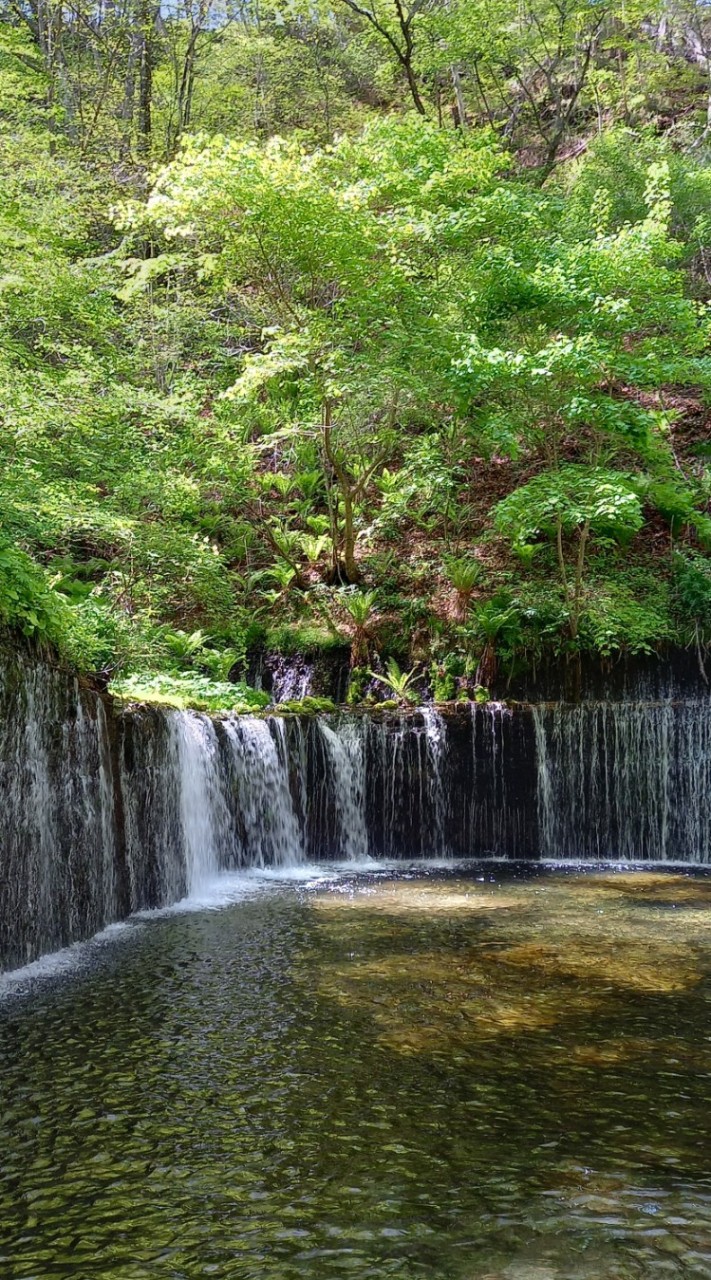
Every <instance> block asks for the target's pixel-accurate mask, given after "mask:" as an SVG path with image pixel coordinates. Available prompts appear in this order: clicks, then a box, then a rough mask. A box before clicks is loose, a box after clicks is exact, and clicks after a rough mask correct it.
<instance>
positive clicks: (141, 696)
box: [109, 675, 269, 712]
mask: <svg viewBox="0 0 711 1280" xmlns="http://www.w3.org/2000/svg"><path fill="white" fill-rule="evenodd" d="M109 690H110V692H111V693H113V694H115V695H116V697H118V698H122V699H123V700H124V701H127V702H155V703H162V704H165V705H166V706H170V707H176V708H178V709H179V710H185V709H187V708H192V709H193V710H195V711H233V710H238V711H240V712H241V711H244V710H245V709H248V710H250V711H261V710H263V709H264V707H266V706H268V705H269V694H267V693H262V692H261V691H260V690H258V689H252V688H251V687H250V685H248V684H244V683H236V684H225V683H221V682H218V681H215V680H208V679H206V678H201V677H199V676H196V675H183V676H176V675H172V676H169V675H154V676H139V675H136V676H127V677H126V678H125V679H123V680H116V681H114V682H113V683H112V684H111V685H110V686H109Z"/></svg>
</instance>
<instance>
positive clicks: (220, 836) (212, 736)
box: [168, 711, 233, 894]
mask: <svg viewBox="0 0 711 1280" xmlns="http://www.w3.org/2000/svg"><path fill="white" fill-rule="evenodd" d="M168 723H169V737H170V750H171V752H172V753H173V754H174V759H175V768H176V769H177V778H178V797H179V805H180V822H181V827H182V836H183V853H184V858H185V883H186V887H187V891H188V893H189V894H195V893H197V892H199V890H200V889H201V888H203V887H204V885H205V884H206V883H208V882H209V881H210V880H211V879H213V878H214V876H215V875H216V874H217V871H218V870H219V869H220V867H221V866H223V867H224V865H225V863H226V861H227V856H226V849H227V848H228V847H229V843H230V835H229V833H230V829H231V827H232V825H233V823H232V818H231V815H230V809H229V804H228V800H227V796H226V793H225V787H224V781H223V776H222V772H221V769H220V755H219V743H218V739H217V733H216V731H215V726H214V725H213V723H212V721H211V720H210V718H209V716H205V715H198V714H197V713H194V712H189V711H174V712H172V713H171V714H170V716H169V722H168ZM221 855H222V856H221Z"/></svg>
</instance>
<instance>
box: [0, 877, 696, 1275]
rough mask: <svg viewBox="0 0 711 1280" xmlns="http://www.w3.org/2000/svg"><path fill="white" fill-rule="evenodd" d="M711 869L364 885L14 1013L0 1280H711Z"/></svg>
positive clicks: (43, 994) (303, 893)
mask: <svg viewBox="0 0 711 1280" xmlns="http://www.w3.org/2000/svg"><path fill="white" fill-rule="evenodd" d="M710 925H711V881H709V880H706V879H703V878H699V879H697V878H691V877H686V876H680V875H669V874H662V873H657V872H653V873H643V874H626V875H625V874H612V873H604V874H595V875H571V874H569V873H568V874H564V873H562V872H553V873H549V874H537V875H535V876H530V877H529V876H526V875H523V874H516V873H514V872H513V871H508V872H506V873H504V872H503V871H502V872H501V875H499V876H498V877H497V876H494V875H493V874H492V873H491V872H490V871H488V870H487V871H485V872H482V871H481V870H479V871H475V870H474V871H472V872H471V874H463V873H456V874H449V875H447V874H445V873H438V874H437V875H432V874H424V873H423V874H414V875H407V876H405V875H403V876H400V877H396V876H393V875H381V876H377V875H373V876H361V877H354V878H353V879H345V880H341V881H339V882H337V883H335V884H334V885H332V886H330V887H328V888H323V887H319V886H312V887H310V888H309V887H308V886H307V887H303V886H302V887H299V886H291V887H279V886H276V885H275V886H272V887H271V888H270V889H269V891H267V892H265V893H264V894H263V895H262V896H260V897H258V898H255V899H253V900H249V901H245V902H242V903H240V904H238V905H236V906H234V907H232V908H228V909H225V910H223V911H220V912H208V911H204V912H200V913H196V914H194V915H188V914H182V915H177V916H173V917H167V918H165V919H162V920H157V921H153V922H151V923H150V924H148V925H146V926H145V927H144V928H143V929H142V930H140V931H136V932H135V934H133V935H132V936H131V937H130V938H129V939H128V940H126V941H125V942H124V943H123V944H122V945H118V946H116V945H114V946H107V947H104V948H102V949H100V950H98V951H96V952H95V953H94V955H93V958H92V961H91V963H90V964H89V965H88V966H87V967H86V968H85V969H84V970H82V971H80V972H78V973H76V974H74V975H72V976H71V978H69V979H63V980H58V981H54V982H45V983H39V984H36V985H35V986H33V987H32V988H31V989H30V990H28V991H27V992H25V993H24V994H20V995H18V996H16V997H14V998H8V999H5V1001H4V1002H3V1003H2V1004H0V1080H1V1081H2V1085H1V1088H2V1102H3V1105H2V1117H1V1119H0V1276H2V1277H3V1280H4V1277H6V1276H7V1277H8V1280H10V1278H12V1280H29V1278H30V1277H32V1280H35V1278H36V1280H44V1278H45V1277H47V1278H50V1277H59V1276H66V1277H70V1276H71V1277H72V1278H73V1280H81V1278H82V1277H91V1278H92V1280H93V1278H94V1277H102V1280H103V1278H104V1277H109V1278H111V1280H114V1278H115V1280H144V1278H145V1280H147V1278H148V1277H151V1278H153V1277H155V1278H156V1280H161V1278H162V1277H166V1278H168V1277H170V1280H194V1278H196V1277H202V1276H216V1277H234V1278H235V1280H237V1278H239V1280H277V1278H278V1280H292V1278H296V1277H300V1278H304V1280H325V1278H326V1277H329V1276H333V1277H348V1276H354V1277H358V1278H359V1280H360V1278H365V1277H398V1278H399V1280H415V1278H416V1277H427V1278H429V1280H626V1278H628V1277H629V1278H630V1280H648V1278H652V1277H657V1276H659V1277H660V1278H661V1277H677V1278H679V1280H683V1278H685V1277H706V1278H707V1280H708V1277H710V1276H711V1143H710V1141H709V1136H710V1135H709V1120H708V1110H709V1107H708V1102H709V1080H710V1079H711V1034H710V1033H711V1024H710V1023H709V1017H708V1014H709V1000H710V998H711V977H710V969H711V935H710V933H709V926H710Z"/></svg>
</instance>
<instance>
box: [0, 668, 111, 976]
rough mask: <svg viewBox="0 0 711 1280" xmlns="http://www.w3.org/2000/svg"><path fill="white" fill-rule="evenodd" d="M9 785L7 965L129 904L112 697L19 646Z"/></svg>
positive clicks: (5, 773)
mask: <svg viewBox="0 0 711 1280" xmlns="http://www.w3.org/2000/svg"><path fill="white" fill-rule="evenodd" d="M0 788H1V792H2V805H0V966H1V965H2V962H5V963H13V964H22V963H24V962H25V961H27V960H29V959H32V958H34V957H35V956H37V955H40V954H41V953H42V952H45V951H51V950H56V949H57V948H58V947H61V946H64V945H66V944H67V943H69V942H72V941H73V940H74V939H75V938H77V937H84V936H88V935H90V934H92V933H95V932H96V931H97V930H98V929H100V928H101V927H102V926H103V924H104V923H105V922H106V921H107V920H109V919H116V918H117V917H118V916H119V915H121V914H122V913H124V912H125V902H124V900H123V899H122V895H121V891H120V884H119V874H118V872H119V868H118V865H117V850H116V814H115V808H114V798H115V791H116V781H115V778H114V777H113V774H112V766H111V749H110V744H109V728H108V723H107V718H106V715H105V713H104V709H103V706H102V705H101V703H100V702H99V701H98V700H97V699H95V698H94V697H93V695H90V694H89V692H88V691H86V690H84V689H83V688H82V687H81V686H80V685H79V683H78V681H77V680H76V679H74V678H72V677H69V676H67V675H65V674H64V673H61V672H58V671H55V670H53V669H52V668H50V667H49V666H46V665H44V664H41V663H38V662H35V661H31V660H30V659H29V658H28V657H25V656H24V655H19V654H15V655H13V656H12V658H11V659H8V660H6V661H5V662H4V663H3V664H1V665H0Z"/></svg>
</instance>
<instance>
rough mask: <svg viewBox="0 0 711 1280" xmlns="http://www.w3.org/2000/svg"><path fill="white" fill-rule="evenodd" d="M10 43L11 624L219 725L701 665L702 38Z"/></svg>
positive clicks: (550, 35)
mask: <svg viewBox="0 0 711 1280" xmlns="http://www.w3.org/2000/svg"><path fill="white" fill-rule="evenodd" d="M0 18H1V21H0V118H1V120H2V129H1V132H0V169H1V175H2V185H1V187H0V417H1V421H2V431H1V434H0V451H1V455H2V465H1V474H0V623H2V624H3V625H4V626H5V627H7V628H12V629H14V630H15V631H18V630H19V631H21V632H22V633H24V634H25V635H26V636H28V637H30V638H31V639H33V640H39V641H41V642H43V643H45V644H47V645H49V646H51V647H52V648H53V649H54V650H55V651H56V652H58V653H59V654H60V655H61V656H62V658H63V660H65V661H68V662H71V663H73V664H74V665H76V666H77V667H79V668H81V669H82V670H84V671H87V672H94V673H98V674H99V675H100V676H101V678H103V679H104V680H113V681H115V682H117V683H116V687H117V688H118V689H119V690H121V689H123V690H124V691H128V692H129V693H131V692H133V693H136V694H137V693H140V692H141V691H142V692H143V694H145V693H146V692H148V693H149V694H151V695H152V696H155V697H164V698H166V699H168V700H174V701H178V702H179V703H180V702H181V701H183V702H187V703H192V704H194V705H204V706H208V707H221V706H231V705H238V706H244V707H247V706H256V705H259V703H260V702H261V701H262V700H263V699H262V697H260V695H258V694H257V693H256V692H255V691H254V690H250V688H249V687H248V685H247V684H246V683H245V678H246V672H247V667H248V662H247V659H248V656H249V654H250V653H252V652H254V651H255V650H257V649H259V648H264V647H266V648H270V649H272V650H276V651H281V652H285V653H286V652H291V653H293V652H296V653H312V652H317V651H320V650H324V649H326V650H327V649H331V648H334V647H341V646H342V647H343V648H344V649H345V648H349V649H350V654H351V665H352V678H351V695H350V697H351V701H353V702H357V701H358V700H359V699H361V698H362V697H366V696H369V697H373V696H376V693H375V690H376V688H377V689H379V691H380V692H379V694H377V696H382V697H385V696H387V694H388V692H389V693H390V694H392V693H395V695H396V696H405V692H404V691H405V690H406V688H407V686H408V682H407V675H408V673H409V672H412V671H417V672H419V673H420V675H421V677H422V678H425V677H426V678H427V681H428V683H429V686H430V689H431V691H432V692H433V693H434V695H435V696H436V697H438V698H441V699H444V698H450V697H454V696H456V695H460V696H472V697H473V696H477V691H478V690H479V691H480V690H482V689H486V688H489V687H493V686H495V685H496V684H497V682H498V683H499V684H501V683H502V681H504V680H505V676H506V674H507V673H511V672H514V671H516V670H517V669H519V668H521V667H524V666H525V665H526V664H530V663H532V662H535V661H537V660H538V659H540V658H541V657H542V656H544V655H547V654H550V655H552V656H556V657H557V656H566V657H568V656H571V655H577V654H584V653H588V654H596V655H602V656H608V657H609V656H611V655H615V654H618V653H625V652H627V653H632V654H640V653H641V654H644V653H652V652H655V651H656V652H663V651H664V649H665V648H668V647H669V646H672V645H675V646H678V645H688V646H690V647H692V648H693V649H694V650H695V651H696V652H697V654H698V657H699V661H700V662H701V663H702V664H703V661H704V657H705V652H706V647H707V645H709V644H710V643H711V512H710V507H709V501H710V499H711V430H710V423H711V413H710V410H709V403H710V400H711V312H710V311H709V298H710V297H711V275H710V274H709V272H710V270H711V167H710V165H709V160H710V157H711V16H710V14H709V11H708V6H706V5H704V4H695V3H693V0H689V3H686V0H685V2H684V3H682V4H671V5H670V4H666V3H664V4H660V5H658V6H656V7H653V8H652V9H649V8H641V7H639V6H636V5H634V4H633V5H632V6H630V5H629V4H626V5H625V6H616V5H615V4H613V3H609V4H608V3H606V0H599V2H598V3H589V2H586V3H580V2H579V0H573V2H572V3H570V4H568V3H566V2H565V0H563V2H562V3H560V2H558V3H549V0H524V3H523V4H520V3H517V4H516V5H509V4H508V3H507V2H506V0H488V2H486V3H481V2H480V0H449V3H446V4H445V3H443V0H425V3H422V2H421V0H413V3H412V4H410V5H407V4H404V3H401V2H400V0H374V2H373V3H372V4H369V3H367V0H364V2H363V3H362V4H361V3H360V0H335V3H334V5H333V6H332V7H330V8H329V7H323V8H320V7H319V6H318V5H308V6H303V5H301V4H300V3H299V0H295V3H286V4H284V5H283V6H281V7H274V8H271V9H269V10H267V11H258V10H254V9H252V8H250V7H247V8H240V7H237V6H235V7H232V6H227V7H222V6H221V5H217V4H213V3H211V0H200V3H197V4H195V5H193V4H191V3H189V0H187V2H186V3H185V4H184V5H182V4H178V5H177V6H175V7H163V6H158V5H152V4H149V3H146V0H123V2H122V3H119V4H118V5H117V6H112V7H104V6H102V5H97V4H95V3H84V0H76V3H70V4H69V5H66V4H62V5H57V4H55V3H54V0H29V2H28V3H23V2H22V0H19V2H18V3H7V0H5V4H4V6H3V7H0ZM373 670H374V672H375V676H376V677H378V678H377V679H375V678H373V679H371V678H370V677H371V676H373ZM386 672H389V674H384V673H386ZM398 678H400V683H401V684H402V681H403V680H404V681H405V684H404V685H403V686H402V688H401V689H400V691H399V692H398ZM235 681H238V683H237V684H234V682H235Z"/></svg>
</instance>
